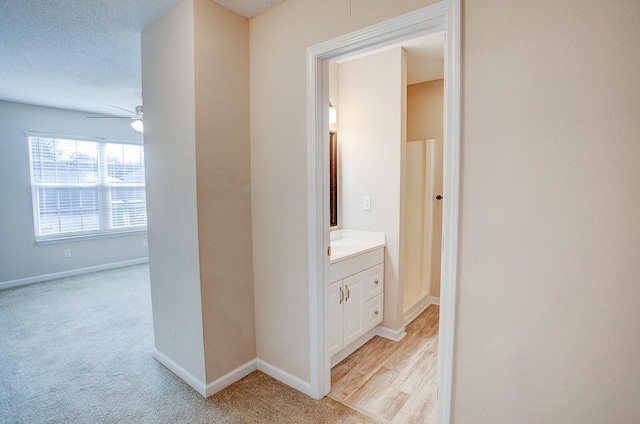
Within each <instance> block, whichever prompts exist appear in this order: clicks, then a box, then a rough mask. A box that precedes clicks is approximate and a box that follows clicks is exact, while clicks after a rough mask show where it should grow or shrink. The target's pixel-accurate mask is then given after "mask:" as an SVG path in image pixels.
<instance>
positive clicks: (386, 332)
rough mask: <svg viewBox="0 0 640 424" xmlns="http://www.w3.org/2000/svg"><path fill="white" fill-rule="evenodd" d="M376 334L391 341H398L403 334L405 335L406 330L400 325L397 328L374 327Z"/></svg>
mask: <svg viewBox="0 0 640 424" xmlns="http://www.w3.org/2000/svg"><path fill="white" fill-rule="evenodd" d="M375 330H376V335H377V336H380V337H384V338H385V339H388V340H391V341H393V342H399V341H400V340H402V339H404V336H406V335H407V333H406V331H404V326H403V327H400V328H399V329H398V330H392V329H390V328H387V327H380V326H378V327H376V328H375Z"/></svg>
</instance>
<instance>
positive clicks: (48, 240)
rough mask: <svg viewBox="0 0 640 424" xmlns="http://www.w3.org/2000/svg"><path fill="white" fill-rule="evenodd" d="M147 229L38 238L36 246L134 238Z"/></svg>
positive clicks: (144, 232)
mask: <svg viewBox="0 0 640 424" xmlns="http://www.w3.org/2000/svg"><path fill="white" fill-rule="evenodd" d="M146 233H147V227H144V228H140V229H136V230H126V231H111V232H108V233H94V234H75V235H67V236H62V235H56V236H51V237H40V238H36V244H37V245H38V246H44V245H47V244H57V243H69V242H76V241H86V240H97V239H101V238H111V237H122V236H135V235H138V234H146Z"/></svg>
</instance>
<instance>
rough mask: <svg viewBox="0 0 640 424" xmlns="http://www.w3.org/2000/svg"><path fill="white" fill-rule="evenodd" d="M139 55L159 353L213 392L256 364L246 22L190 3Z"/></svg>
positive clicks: (157, 26) (201, 2)
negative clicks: (210, 386)
mask: <svg viewBox="0 0 640 424" xmlns="http://www.w3.org/2000/svg"><path fill="white" fill-rule="evenodd" d="M142 51H143V58H142V60H143V90H144V93H145V142H146V146H147V151H148V154H147V159H148V167H147V172H148V182H147V189H148V202H149V239H150V243H149V244H150V246H149V247H150V267H151V290H152V298H153V313H154V334H155V341H156V348H157V349H158V350H159V351H160V352H161V353H162V354H164V355H166V356H167V357H168V358H169V359H171V360H172V361H174V362H175V363H176V364H177V365H178V366H180V367H182V368H184V369H185V370H187V371H188V372H189V373H191V374H192V375H193V376H194V377H195V378H196V379H198V380H199V382H200V383H204V384H206V383H209V382H212V381H214V380H215V379H217V378H219V377H221V376H223V375H225V374H227V373H228V372H230V371H232V370H234V369H236V368H237V367H239V366H241V365H243V364H245V363H247V362H248V361H251V360H253V359H254V358H255V357H256V350H255V323H254V314H253V310H254V306H253V281H252V279H253V277H252V257H251V251H252V248H251V220H250V218H251V206H250V179H251V177H250V169H249V87H248V83H249V61H248V59H249V45H248V21H247V20H246V19H244V18H241V17H239V16H237V15H235V14H233V13H231V12H229V11H227V10H225V9H223V8H222V7H220V6H218V5H217V4H215V3H213V2H210V1H208V0H183V1H182V2H181V3H179V4H178V6H176V7H175V8H174V9H173V10H172V11H171V12H169V13H168V14H167V15H165V16H164V17H162V18H161V19H160V20H159V21H157V22H156V23H154V24H153V25H152V26H151V27H149V28H148V29H147V30H145V31H144V33H143V36H142Z"/></svg>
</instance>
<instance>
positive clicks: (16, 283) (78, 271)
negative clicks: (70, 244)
mask: <svg viewBox="0 0 640 424" xmlns="http://www.w3.org/2000/svg"><path fill="white" fill-rule="evenodd" d="M147 262H149V258H140V259H131V260H129V261H122V262H113V263H110V264H104V265H96V266H89V267H86V268H78V269H72V270H69V271H62V272H54V273H52V274H43V275H36V276H34V277H28V278H20V279H18V280H11V281H5V282H3V283H0V290H2V289H8V288H10V287H18V286H26V285H27V284H33V283H41V282H43V281H49V280H56V279H58V278H65V277H73V276H75V275H82V274H89V273H91V272H98V271H106V270H108V269H115V268H123V267H125V266H131V265H139V264H144V263H147Z"/></svg>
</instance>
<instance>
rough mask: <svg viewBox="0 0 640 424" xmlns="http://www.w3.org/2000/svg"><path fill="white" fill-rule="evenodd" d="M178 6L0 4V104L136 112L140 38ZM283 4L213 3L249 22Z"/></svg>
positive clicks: (73, 0) (96, 0)
mask: <svg viewBox="0 0 640 424" xmlns="http://www.w3.org/2000/svg"><path fill="white" fill-rule="evenodd" d="M179 1H180V0H1V1H0V40H2V41H1V42H0V100H8V101H13V102H19V103H28V104H35V105H40V106H48V107H57V108H62V109H71V110H80V111H85V112H92V113H102V114H108V115H121V116H122V115H127V113H126V112H122V111H120V110H118V109H116V108H112V107H110V106H109V105H116V106H119V107H122V108H125V109H130V110H134V109H135V106H136V105H139V104H142V81H141V79H142V77H141V75H142V72H141V59H140V55H141V51H140V34H141V33H142V31H143V30H144V29H145V28H146V27H147V26H149V25H150V24H151V23H153V22H155V21H156V20H157V19H158V18H159V17H161V16H162V15H164V14H165V13H167V12H168V11H169V10H170V9H171V8H172V7H173V6H175V5H176V4H177V3H179ZM282 1H283V0H215V2H216V3H218V4H220V5H222V6H224V7H226V8H227V9H230V10H232V11H234V12H236V13H237V14H239V15H241V16H244V17H246V18H251V17H253V16H255V15H258V14H260V13H262V12H264V11H265V10H266V9H268V8H270V7H272V6H274V5H276V4H278V3H280V2H282Z"/></svg>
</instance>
